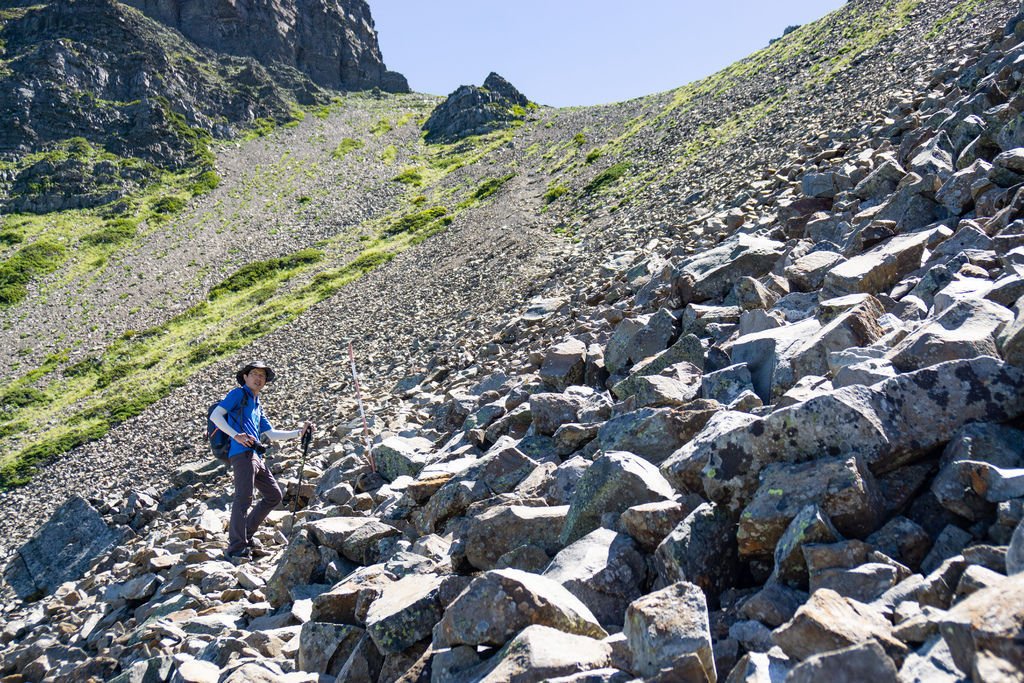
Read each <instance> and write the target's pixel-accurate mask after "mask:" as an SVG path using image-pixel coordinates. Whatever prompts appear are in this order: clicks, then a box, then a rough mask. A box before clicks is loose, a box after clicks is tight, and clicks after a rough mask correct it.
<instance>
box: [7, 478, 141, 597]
mask: <svg viewBox="0 0 1024 683" xmlns="http://www.w3.org/2000/svg"><path fill="white" fill-rule="evenodd" d="M122 539H123V533H122V532H119V531H116V530H114V529H111V528H110V527H109V526H107V523H106V522H104V521H103V518H102V517H101V516H100V514H99V513H98V512H96V509H95V508H93V507H92V506H91V505H89V503H88V502H86V500H85V499H83V498H81V497H79V496H72V497H71V498H69V499H68V501H67V502H66V503H64V504H63V505H62V506H60V507H59V508H57V510H56V511H55V512H54V513H53V514H52V515H51V516H50V519H49V520H48V521H47V522H46V524H44V525H43V526H41V527H40V528H39V530H38V531H36V532H35V533H34V534H33V535H32V537H31V538H30V539H29V540H28V541H26V542H25V544H24V545H22V546H21V547H20V548H18V550H17V553H16V555H15V556H14V558H12V559H11V561H10V562H9V563H8V564H7V567H6V568H5V569H4V580H5V581H6V582H7V584H8V585H9V586H11V588H13V589H14V591H15V593H17V595H18V597H19V598H21V599H22V600H35V599H37V598H40V597H42V596H43V595H45V594H47V593H51V592H53V591H54V590H55V589H56V588H57V587H58V586H59V585H61V584H62V583H64V582H65V581H73V580H75V579H78V578H80V577H81V576H82V574H83V573H85V571H86V570H87V569H88V568H89V566H90V565H91V564H92V562H93V560H94V559H96V558H97V557H99V556H100V555H102V554H103V553H105V552H106V551H108V550H110V549H111V548H112V547H114V546H115V545H117V544H118V543H119V542H120V541H121V540H122Z"/></svg>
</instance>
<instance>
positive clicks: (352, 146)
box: [331, 138, 363, 160]
mask: <svg viewBox="0 0 1024 683" xmlns="http://www.w3.org/2000/svg"><path fill="white" fill-rule="evenodd" d="M362 147H363V141H362V140H356V139H355V138H344V139H343V140H342V141H341V142H339V143H338V146H337V147H335V148H334V151H332V152H331V157H332V158H334V159H338V160H341V159H344V158H345V157H347V156H348V155H349V154H351V153H352V152H354V151H356V150H357V149H362Z"/></svg>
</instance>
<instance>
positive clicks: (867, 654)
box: [786, 642, 896, 683]
mask: <svg viewBox="0 0 1024 683" xmlns="http://www.w3.org/2000/svg"><path fill="white" fill-rule="evenodd" d="M786 681H787V683H815V682H816V681H830V683H861V682H862V681H872V682H874V683H896V665H895V664H894V663H893V661H892V659H891V658H890V657H889V655H887V654H886V653H885V650H883V649H882V646H881V645H879V644H878V643H875V642H868V643H861V644H858V645H852V646H850V647H847V648H843V649H842V650H836V651H835V652H828V653H825V654H820V655H814V656H813V657H809V658H808V659H805V660H804V661H802V662H800V663H799V664H797V665H796V666H795V667H793V670H792V671H790V672H789V676H787V677H786Z"/></svg>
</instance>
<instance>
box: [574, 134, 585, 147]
mask: <svg viewBox="0 0 1024 683" xmlns="http://www.w3.org/2000/svg"><path fill="white" fill-rule="evenodd" d="M572 144H574V145H576V146H577V147H582V146H583V145H585V144H587V136H586V135H584V134H583V133H576V135H573V136H572Z"/></svg>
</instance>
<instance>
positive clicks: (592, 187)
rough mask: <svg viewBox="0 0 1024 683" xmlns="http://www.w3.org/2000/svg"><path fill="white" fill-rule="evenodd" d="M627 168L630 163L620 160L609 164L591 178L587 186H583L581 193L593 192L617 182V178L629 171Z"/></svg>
mask: <svg viewBox="0 0 1024 683" xmlns="http://www.w3.org/2000/svg"><path fill="white" fill-rule="evenodd" d="M629 168H630V164H629V162H626V161H620V162H619V163H617V164H615V165H613V166H609V167H608V168H606V169H605V170H603V171H601V172H600V173H599V174H598V175H597V177H596V178H594V179H593V180H591V181H590V182H589V183H588V184H587V186H586V187H584V188H583V194H593V193H595V192H600V191H602V190H604V189H607V188H608V187H610V186H611V185H614V184H615V183H616V182H618V180H619V178H621V177H622V176H624V175H625V174H626V172H627V171H629Z"/></svg>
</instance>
